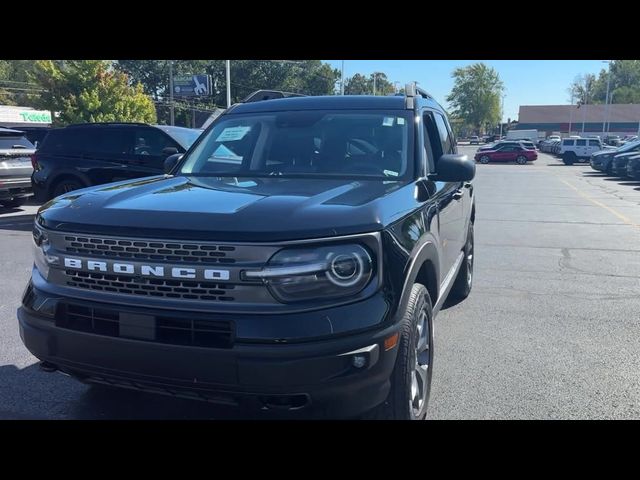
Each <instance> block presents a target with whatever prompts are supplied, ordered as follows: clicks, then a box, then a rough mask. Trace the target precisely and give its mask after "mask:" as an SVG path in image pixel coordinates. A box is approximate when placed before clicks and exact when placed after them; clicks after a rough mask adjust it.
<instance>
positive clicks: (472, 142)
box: [469, 135, 480, 145]
mask: <svg viewBox="0 0 640 480" xmlns="http://www.w3.org/2000/svg"><path fill="white" fill-rule="evenodd" d="M479 144H480V137H478V136H477V135H474V136H473V137H471V138H469V145H479Z"/></svg>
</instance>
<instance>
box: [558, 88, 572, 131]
mask: <svg viewBox="0 0 640 480" xmlns="http://www.w3.org/2000/svg"><path fill="white" fill-rule="evenodd" d="M572 122H573V90H571V107H570V108H569V136H571V123H572ZM560 135H562V132H560Z"/></svg>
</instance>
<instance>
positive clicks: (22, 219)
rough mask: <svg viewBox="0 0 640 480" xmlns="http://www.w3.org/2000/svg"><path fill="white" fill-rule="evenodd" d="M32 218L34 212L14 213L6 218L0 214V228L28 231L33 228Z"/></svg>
mask: <svg viewBox="0 0 640 480" xmlns="http://www.w3.org/2000/svg"><path fill="white" fill-rule="evenodd" d="M34 218H35V214H27V215H15V216H12V217H6V218H2V217H1V216H0V230H14V231H15V230H17V231H22V232H30V231H31V230H32V229H33V220H34Z"/></svg>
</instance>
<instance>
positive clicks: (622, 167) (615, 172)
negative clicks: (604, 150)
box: [611, 152, 638, 178]
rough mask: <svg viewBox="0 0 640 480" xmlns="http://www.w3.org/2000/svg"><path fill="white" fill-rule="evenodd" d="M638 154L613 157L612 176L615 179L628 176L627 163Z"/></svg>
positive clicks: (630, 153)
mask: <svg viewBox="0 0 640 480" xmlns="http://www.w3.org/2000/svg"><path fill="white" fill-rule="evenodd" d="M637 155H638V153H637V152H629V153H621V154H618V155H616V156H615V157H613V161H612V162H611V175H612V176H615V177H622V178H624V177H626V176H627V162H628V161H629V158H631V157H635V156H637Z"/></svg>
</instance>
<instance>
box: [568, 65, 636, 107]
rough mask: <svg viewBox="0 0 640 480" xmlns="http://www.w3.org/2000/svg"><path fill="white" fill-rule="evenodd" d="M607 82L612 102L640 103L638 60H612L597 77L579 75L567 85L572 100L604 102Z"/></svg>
mask: <svg viewBox="0 0 640 480" xmlns="http://www.w3.org/2000/svg"><path fill="white" fill-rule="evenodd" d="M609 71H610V72H611V78H609ZM607 83H609V95H610V101H611V102H612V103H640V60H612V61H611V69H610V70H609V68H603V69H602V70H600V73H599V74H598V76H597V77H596V76H595V75H593V74H587V75H579V76H578V77H576V79H575V80H574V81H573V82H572V83H571V85H570V86H569V93H570V94H571V93H573V98H574V102H575V101H576V100H577V101H578V102H579V103H582V104H584V103H605V101H606V99H607Z"/></svg>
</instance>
